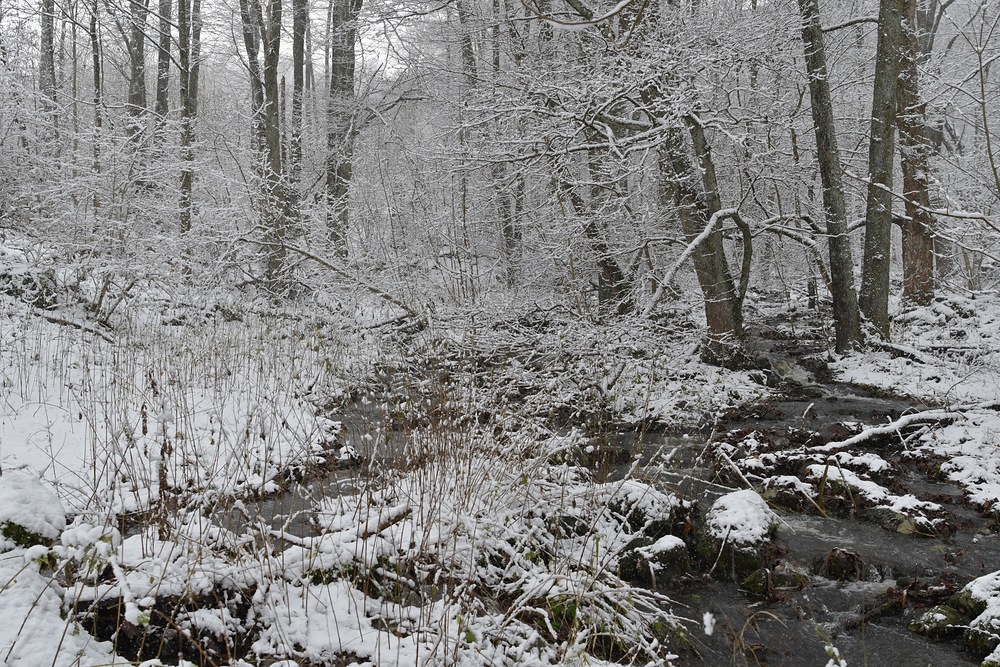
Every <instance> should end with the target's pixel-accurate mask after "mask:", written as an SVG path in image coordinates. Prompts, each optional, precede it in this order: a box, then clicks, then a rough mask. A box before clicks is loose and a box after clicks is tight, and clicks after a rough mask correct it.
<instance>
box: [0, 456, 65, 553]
mask: <svg viewBox="0 0 1000 667" xmlns="http://www.w3.org/2000/svg"><path fill="white" fill-rule="evenodd" d="M6 523H12V524H15V525H17V526H20V527H21V528H24V529H25V530H27V531H28V532H31V533H35V534H36V535H40V536H41V537H43V538H45V539H47V540H55V539H57V538H58V537H59V535H60V534H61V533H62V531H63V530H64V529H65V528H66V510H65V509H63V505H62V502H61V501H60V500H59V496H57V495H56V492H55V491H54V490H53V489H52V488H50V487H49V486H48V485H46V484H45V483H43V482H42V481H41V480H39V479H37V478H35V477H32V476H30V475H25V474H23V473H19V472H10V471H8V472H5V473H3V474H2V475H0V528H2V526H3V525H4V524H6ZM22 546H25V545H22Z"/></svg>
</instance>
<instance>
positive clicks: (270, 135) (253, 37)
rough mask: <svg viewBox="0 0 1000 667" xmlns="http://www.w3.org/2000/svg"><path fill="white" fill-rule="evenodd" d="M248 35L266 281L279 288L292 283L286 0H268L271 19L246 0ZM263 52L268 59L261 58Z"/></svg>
mask: <svg viewBox="0 0 1000 667" xmlns="http://www.w3.org/2000/svg"><path fill="white" fill-rule="evenodd" d="M240 14H241V16H242V21H243V40H244V46H245V47H246V51H247V66H248V68H249V74H250V91H251V104H252V105H253V108H252V110H251V112H252V115H251V123H252V126H253V129H252V133H253V143H254V148H255V150H256V151H257V153H258V156H259V157H258V167H257V170H258V174H259V177H260V181H261V188H260V189H261V192H260V198H261V218H262V220H261V224H262V226H263V246H264V251H265V258H266V259H265V280H266V283H267V286H268V288H269V289H270V290H271V291H272V292H275V293H278V292H280V291H283V290H284V288H285V287H286V282H285V276H284V271H285V265H286V250H285V243H286V240H287V239H286V236H287V231H288V230H287V227H288V203H289V198H288V186H287V183H286V180H285V174H284V168H283V164H282V151H281V127H280V117H279V108H280V104H281V100H280V95H279V89H278V64H279V56H280V48H281V0H267V16H266V19H265V16H264V13H263V10H262V9H261V5H260V1H259V0H240ZM261 51H263V58H261Z"/></svg>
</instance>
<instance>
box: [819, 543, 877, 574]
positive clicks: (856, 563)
mask: <svg viewBox="0 0 1000 667" xmlns="http://www.w3.org/2000/svg"><path fill="white" fill-rule="evenodd" d="M814 571H815V573H816V574H818V575H819V576H821V577H826V578H827V579H833V580H834V581H862V580H864V579H865V578H866V577H865V571H866V568H865V561H864V559H863V558H862V557H861V554H859V553H858V552H856V551H851V550H849V549H841V548H839V547H837V548H835V549H832V550H831V551H830V552H829V553H828V554H827V555H826V556H824V557H822V558H820V559H819V560H818V561H816V563H815V564H814Z"/></svg>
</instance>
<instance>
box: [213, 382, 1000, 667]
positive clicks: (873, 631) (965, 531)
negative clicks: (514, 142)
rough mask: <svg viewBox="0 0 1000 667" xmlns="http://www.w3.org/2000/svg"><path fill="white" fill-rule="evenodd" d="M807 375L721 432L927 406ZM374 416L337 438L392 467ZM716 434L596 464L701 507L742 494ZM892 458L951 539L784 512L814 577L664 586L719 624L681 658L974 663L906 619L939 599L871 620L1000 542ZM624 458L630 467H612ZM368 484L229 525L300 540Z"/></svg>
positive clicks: (782, 544) (784, 542)
mask: <svg viewBox="0 0 1000 667" xmlns="http://www.w3.org/2000/svg"><path fill="white" fill-rule="evenodd" d="M786 368H787V366H786ZM799 370H801V369H799ZM796 372H797V371H796ZM804 373H805V374H804V375H802V374H801V373H800V377H804V378H805V379H806V382H804V383H802V382H797V383H795V384H791V383H789V384H788V386H785V387H784V389H785V390H786V392H785V395H786V396H787V398H784V399H777V400H774V401H770V402H768V403H767V404H764V405H761V406H754V407H753V408H751V409H748V410H747V411H745V412H743V413H741V414H738V415H733V416H729V417H727V418H726V419H724V420H723V421H722V422H721V423H720V424H718V425H717V430H716V432H715V433H713V436H714V435H715V434H716V433H718V432H721V431H724V430H738V429H748V428H754V429H764V430H768V429H770V430H772V431H774V432H778V431H781V430H782V429H784V430H785V431H787V430H788V429H789V428H792V429H800V430H808V431H814V432H817V433H821V434H823V433H826V434H829V433H832V432H833V433H835V432H836V429H838V428H841V426H842V424H844V423H847V422H855V421H857V422H863V423H865V424H869V425H872V424H879V423H885V422H886V421H887V420H888V419H893V418H896V417H898V416H899V415H900V414H902V413H904V412H905V411H907V410H912V409H914V407H917V408H918V409H920V408H922V407H924V406H913V405H912V404H911V403H909V402H907V401H904V400H901V399H898V398H892V397H884V396H877V395H874V393H873V392H867V391H865V390H864V388H860V387H854V386H847V385H838V384H834V383H823V382H821V381H815V382H813V380H815V376H813V375H812V374H811V373H809V372H808V371H804ZM810 382H812V384H810ZM369 412H370V411H359V413H357V414H356V415H352V416H350V417H347V418H345V419H344V422H343V431H342V433H341V441H342V442H345V443H347V444H349V445H351V446H352V447H354V448H355V449H356V450H357V451H358V452H359V453H362V454H363V456H362V457H361V458H362V460H364V459H367V458H369V457H370V456H371V455H372V454H373V453H374V452H372V451H371V449H372V447H371V444H370V443H371V442H373V441H377V442H386V441H388V442H389V443H390V446H389V449H388V450H386V451H380V452H378V453H377V454H378V457H377V458H379V459H380V460H381V461H383V462H384V461H386V460H391V459H392V458H393V455H394V454H395V452H394V446H393V445H392V443H394V442H395V443H398V442H400V441H401V439H402V438H405V435H404V434H403V433H402V432H399V433H391V434H386V433H381V434H380V436H379V437H377V438H374V439H373V438H372V437H371V436H370V434H371V433H372V432H373V431H375V430H377V429H378V428H379V424H378V422H377V420H376V419H375V417H374V416H373V415H372V414H369ZM387 436H388V437H387ZM397 436H398V437H397ZM713 436H708V437H705V436H704V435H691V436H683V437H682V436H676V435H664V434H649V433H647V434H645V435H643V436H640V435H638V434H636V433H620V434H613V435H609V436H605V437H603V438H602V439H601V445H600V446H603V447H607V448H609V449H612V450H615V451H618V452H619V453H622V454H625V453H627V454H628V456H611V457H609V458H608V459H607V461H610V463H605V464H602V465H599V466H596V467H595V476H596V477H597V478H598V479H599V480H614V479H621V478H623V477H625V476H626V475H628V474H629V473H631V474H633V475H635V476H636V477H638V478H640V479H643V480H646V481H649V482H650V483H652V484H653V485H654V486H656V487H658V488H660V489H661V490H663V491H670V492H672V493H676V494H678V495H680V496H681V497H683V498H686V499H689V500H697V501H698V504H699V506H700V507H701V508H702V509H703V510H704V509H706V508H707V507H709V506H711V503H712V502H713V501H714V500H715V499H716V498H717V497H719V496H720V495H722V494H724V493H727V492H729V491H731V490H733V488H732V480H731V479H730V480H726V481H727V483H726V484H722V483H720V481H722V480H720V479H719V478H718V468H717V467H716V466H717V465H718V464H717V463H714V462H713V461H711V460H710V458H711V457H710V455H709V444H707V443H709V441H710V438H711V437H713ZM828 438H829V439H832V436H829V435H828ZM886 456H887V458H890V460H891V461H892V463H893V464H896V465H899V468H900V475H901V479H902V480H903V482H902V483H903V486H904V487H905V489H906V490H907V491H908V492H909V493H912V494H914V495H916V496H917V497H918V498H921V499H931V498H933V499H934V501H935V502H938V503H941V504H943V505H944V506H945V507H946V509H947V511H948V512H949V514H950V516H951V523H952V524H953V526H954V527H955V528H956V530H955V531H954V532H952V533H951V534H950V535H948V536H947V537H945V538H932V537H919V536H914V535H905V534H901V533H898V532H892V531H891V530H887V529H886V528H883V527H881V526H879V525H877V524H876V523H873V522H870V521H866V520H864V519H861V518H858V517H856V516H846V517H844V516H836V515H833V514H831V516H828V517H823V516H820V515H819V514H805V513H798V512H791V511H783V510H778V515H779V517H780V526H779V529H778V531H777V536H776V538H775V540H774V544H775V545H776V546H777V547H778V549H777V552H778V553H779V554H780V555H779V556H778V557H777V560H776V561H774V562H772V563H771V566H772V570H773V571H775V572H778V571H781V572H795V573H799V574H805V575H806V576H807V582H808V583H806V585H805V586H803V587H801V588H791V589H788V590H786V589H780V590H778V592H777V593H776V594H775V595H773V596H769V598H768V599H766V600H762V599H760V598H759V597H754V596H753V595H750V594H748V593H746V592H744V591H742V590H741V589H740V585H739V583H738V582H737V581H729V580H727V577H725V576H719V573H716V574H715V576H706V575H704V574H701V575H697V576H693V577H691V578H690V581H684V582H677V581H673V582H671V583H670V584H667V585H664V586H663V588H662V589H661V592H663V593H665V594H667V595H668V596H669V597H670V598H671V599H672V600H674V602H675V605H676V606H675V607H674V608H673V609H672V611H674V612H676V613H677V614H679V615H681V616H683V617H687V618H691V619H694V620H699V621H700V620H701V619H702V616H703V614H705V613H706V612H709V613H711V614H712V616H713V617H714V619H715V627H714V632H713V633H712V634H711V635H707V634H705V633H703V632H702V631H701V628H700V627H699V626H697V625H695V626H694V628H693V631H692V634H691V640H692V641H691V642H690V646H689V647H686V648H683V649H680V651H681V657H680V660H679V661H678V662H677V664H679V665H699V666H700V665H704V666H706V667H708V666H711V667H718V666H721V665H773V666H777V665H785V666H788V667H816V666H822V665H826V664H827V662H828V661H829V660H830V657H831V656H830V655H829V654H828V652H827V646H828V645H830V644H832V645H833V646H836V648H837V650H839V652H840V655H841V656H842V657H843V658H844V659H845V660H846V661H847V664H849V665H851V666H852V667H853V666H855V665H872V666H881V665H900V666H905V667H924V666H927V667H954V666H963V665H969V666H975V665H979V661H978V660H976V659H975V658H974V657H973V656H971V655H969V654H968V653H966V652H965V651H964V649H963V647H962V644H961V642H960V641H958V640H953V641H944V642H934V641H931V640H930V639H928V638H926V637H923V636H920V635H917V634H915V633H913V632H910V631H909V630H907V623H908V622H909V621H910V620H911V619H912V618H913V617H914V616H915V615H916V614H919V613H920V612H921V611H924V610H926V609H927V608H928V607H929V606H931V605H932V604H933V603H929V602H927V601H926V600H923V599H921V600H917V599H914V600H906V599H905V598H904V603H903V604H902V605H900V607H901V608H899V609H895V610H893V611H890V612H887V613H875V614H873V613H869V612H870V611H871V610H872V609H874V608H875V607H877V606H878V605H879V604H881V603H883V602H884V601H885V600H886V599H888V598H889V597H890V596H892V595H893V594H896V595H898V594H899V593H900V592H901V591H906V590H910V589H914V590H915V589H922V590H927V589H928V587H930V588H933V587H939V588H942V589H946V590H947V591H953V590H957V589H960V588H961V587H962V586H964V585H965V584H966V583H967V582H968V581H970V580H972V579H974V578H976V577H978V576H981V575H983V574H987V573H989V572H992V571H994V570H996V569H997V568H998V567H1000V534H998V533H997V532H995V530H994V529H995V522H994V520H993V519H991V518H988V517H984V516H983V515H981V514H980V513H979V512H977V511H975V510H974V509H972V508H969V507H967V506H966V505H965V504H963V499H962V491H961V489H960V488H958V487H957V486H954V485H952V484H948V483H944V482H940V481H937V480H934V479H929V478H926V477H925V476H924V475H922V474H920V473H918V472H916V471H914V470H912V468H913V465H912V463H904V462H901V461H899V460H898V457H897V458H896V459H895V460H893V459H892V457H891V456H890V455H889V454H886ZM636 457H637V458H638V460H637V461H636ZM629 458H631V459H632V462H631V463H617V461H622V460H623V459H624V460H628V459H629ZM364 476H365V473H364V471H361V470H358V469H346V470H345V469H341V470H335V471H333V472H332V473H330V474H329V475H328V476H327V477H326V478H324V479H321V480H318V481H313V482H309V483H306V484H303V485H300V486H298V487H293V488H292V489H290V490H289V492H286V493H283V494H280V495H279V496H276V497H274V498H268V499H265V500H263V501H259V502H257V503H246V506H245V507H244V508H243V509H244V510H245V511H244V512H242V513H237V514H242V518H240V517H239V516H236V517H234V518H233V521H235V522H237V523H238V522H239V521H253V522H254V523H255V524H257V525H260V524H261V523H264V524H269V525H270V526H271V528H273V529H274V530H278V531H284V532H287V533H291V534H295V535H299V536H303V535H307V534H310V533H311V532H312V531H313V530H314V528H313V526H312V524H311V523H310V516H311V508H312V507H313V504H314V501H315V500H316V498H318V497H321V496H329V495H337V494H340V493H353V492H355V491H356V490H357V488H359V485H360V484H361V479H362V478H363V477H364ZM239 527H240V526H239V525H236V526H231V528H233V529H238V528H239ZM835 549H840V550H846V551H849V552H852V553H853V554H854V555H856V558H857V561H858V562H859V563H860V564H859V565H858V576H857V577H852V578H854V579H857V580H854V581H838V580H835V579H833V578H828V577H825V576H822V575H821V574H818V572H819V571H820V568H818V564H819V563H821V562H822V561H823V560H824V558H827V557H828V555H829V554H830V553H831V552H832V551H833V550H835ZM852 557H853V556H852ZM914 587H915V588H914ZM834 664H835V663H834Z"/></svg>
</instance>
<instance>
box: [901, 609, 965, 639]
mask: <svg viewBox="0 0 1000 667" xmlns="http://www.w3.org/2000/svg"><path fill="white" fill-rule="evenodd" d="M968 623H969V619H968V618H967V617H965V616H963V615H962V613H961V612H959V611H958V610H957V609H954V608H952V607H949V606H947V605H938V606H936V607H931V608H930V609H928V610H927V611H925V612H924V613H922V614H920V615H919V616H917V617H916V618H914V619H913V620H912V621H910V623H909V625H908V626H907V627H908V628H909V630H910V632H916V633H917V634H920V635H926V636H927V637H930V638H931V639H934V640H941V639H948V638H950V637H954V636H957V635H959V634H961V633H962V630H963V629H964V628H965V626H966V625H968Z"/></svg>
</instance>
